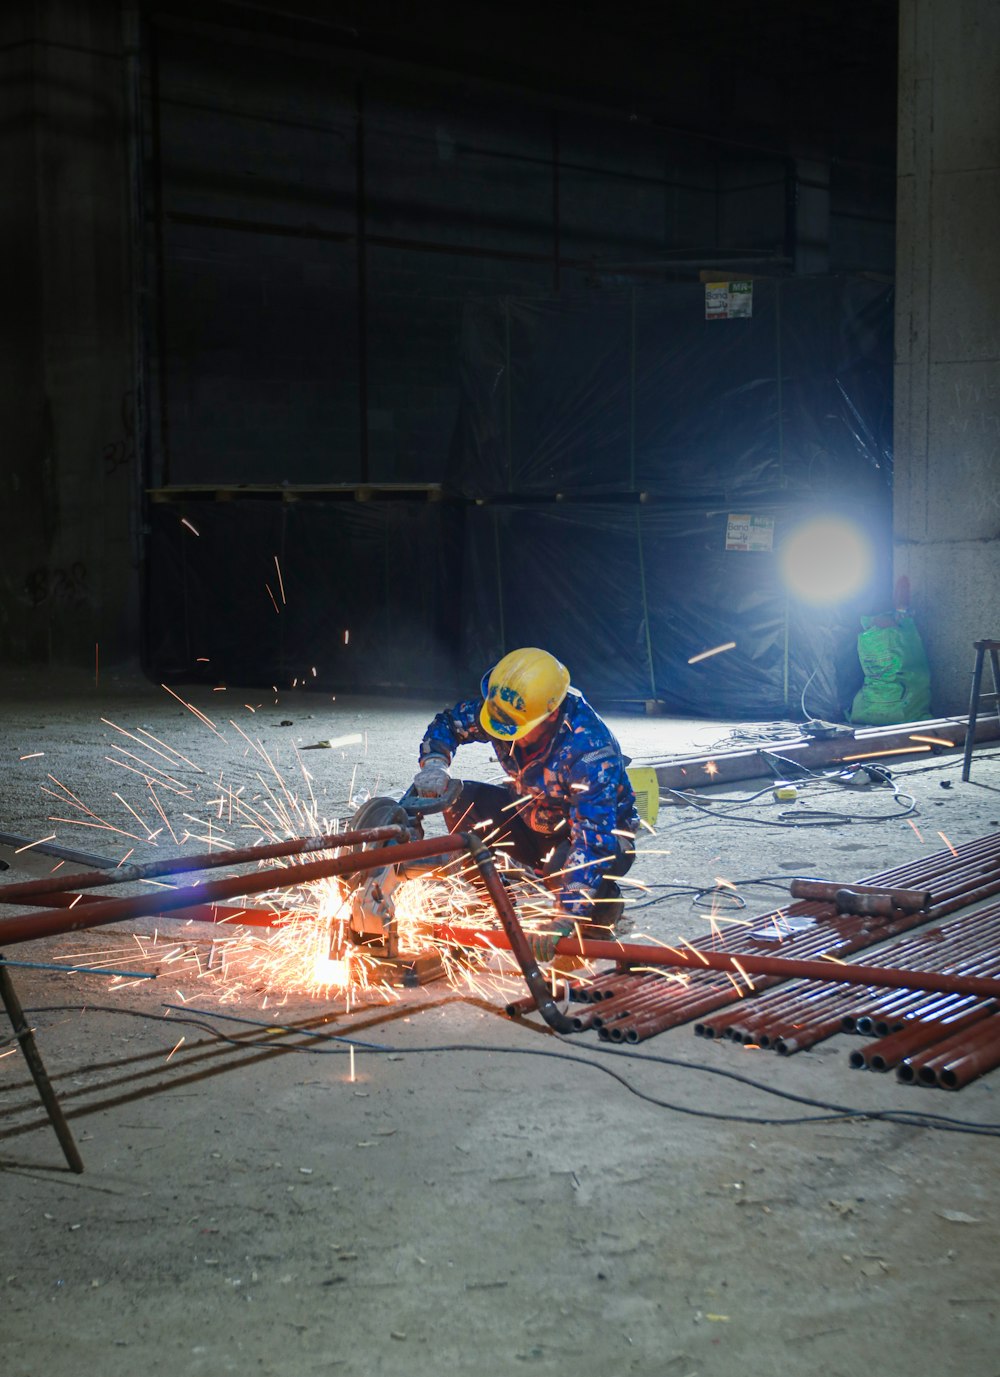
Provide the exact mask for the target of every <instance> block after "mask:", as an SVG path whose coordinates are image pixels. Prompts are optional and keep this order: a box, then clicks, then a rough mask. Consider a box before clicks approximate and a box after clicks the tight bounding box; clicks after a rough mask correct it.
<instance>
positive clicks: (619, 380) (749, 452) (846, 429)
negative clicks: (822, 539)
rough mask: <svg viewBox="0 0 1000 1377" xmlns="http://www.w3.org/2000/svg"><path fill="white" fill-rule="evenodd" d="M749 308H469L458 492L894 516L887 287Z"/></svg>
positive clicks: (685, 300)
mask: <svg viewBox="0 0 1000 1377" xmlns="http://www.w3.org/2000/svg"><path fill="white" fill-rule="evenodd" d="M751 310H752V314H751V315H750V316H749V317H748V318H739V319H736V318H730V319H706V288H705V287H704V286H703V285H701V284H698V283H684V284H679V285H675V286H662V287H661V286H643V287H641V288H636V287H633V288H630V289H625V290H617V291H611V290H607V291H600V292H592V293H589V294H587V295H585V296H575V297H566V296H562V297H559V296H546V297H532V298H529V299H516V300H515V299H510V298H508V299H505V300H503V301H501V302H498V303H489V304H484V305H475V306H470V307H469V308H468V310H467V312H466V316H465V323H464V331H463V341H462V343H463V354H462V383H463V401H462V413H461V420H460V428H459V432H458V436H457V442H456V445H455V449H454V453H453V462H452V467H451V483H452V486H453V487H454V488H456V489H457V490H458V491H461V492H462V493H464V494H466V495H468V496H470V497H476V498H483V497H485V498H490V497H495V496H498V495H502V494H518V495H522V496H527V495H536V494H549V493H556V492H562V493H572V494H575V495H584V494H585V495H587V496H600V495H603V494H610V493H626V492H633V491H642V492H648V493H651V494H655V495H657V496H660V497H663V498H666V499H669V500H671V501H674V502H681V501H692V500H693V501H695V502H704V501H716V500H729V499H730V498H731V497H737V496H739V497H742V498H745V499H750V498H753V497H766V496H770V495H773V494H777V493H784V494H786V495H787V494H788V493H827V494H830V495H833V494H840V495H844V496H849V497H851V498H853V500H854V501H856V502H858V503H861V502H864V501H865V500H866V499H871V500H873V501H876V502H877V501H885V500H886V499H887V495H888V492H889V485H890V473H891V452H892V414H891V365H892V328H893V314H892V293H891V290H890V289H889V288H888V287H887V286H886V285H885V284H884V283H878V282H872V281H868V280H865V279H852V278H844V277H838V278H828V277H823V278H791V279H777V280H767V279H764V280H760V279H759V280H756V281H754V282H753V286H752V306H751Z"/></svg>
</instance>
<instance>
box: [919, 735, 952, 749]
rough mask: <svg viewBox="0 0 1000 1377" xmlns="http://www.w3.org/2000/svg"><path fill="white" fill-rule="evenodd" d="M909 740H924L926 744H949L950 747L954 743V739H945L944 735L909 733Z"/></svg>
mask: <svg viewBox="0 0 1000 1377" xmlns="http://www.w3.org/2000/svg"><path fill="white" fill-rule="evenodd" d="M910 740H911V741H926V742H927V744H928V746H951V747H954V745H955V743H954V741H945V739H944V737H941V736H914V735H912V734H911V736H910Z"/></svg>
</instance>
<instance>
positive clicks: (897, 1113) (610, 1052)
mask: <svg viewBox="0 0 1000 1377" xmlns="http://www.w3.org/2000/svg"><path fill="white" fill-rule="evenodd" d="M163 1007H164V1008H165V1009H167V1010H168V1015H163V1014H153V1013H149V1012H147V1011H145V1010H142V1009H128V1008H116V1007H114V1006H113V1005H100V1004H55V1005H42V1006H39V1007H36V1008H33V1009H26V1010H25V1013H28V1014H42V1013H81V1014H83V1013H108V1014H122V1015H126V1016H128V1017H131V1018H141V1019H148V1020H150V1021H151V1022H156V1023H171V1024H178V1023H180V1024H182V1025H187V1026H190V1027H194V1028H199V1029H201V1030H202V1031H203V1032H205V1033H207V1034H208V1035H209V1036H210V1037H213V1038H214V1039H216V1041H219V1042H225V1043H227V1044H229V1045H231V1046H233V1047H236V1048H240V1049H243V1050H247V1049H250V1050H253V1051H261V1050H265V1051H270V1052H289V1053H299V1054H305V1055H309V1056H322V1055H327V1056H330V1055H333V1056H338V1055H339V1056H346V1055H349V1053H350V1050H351V1049H352V1048H355V1049H358V1050H360V1051H364V1052H373V1053H377V1054H389V1055H392V1056H420V1055H429V1054H437V1053H455V1052H476V1053H484V1052H485V1053H488V1054H490V1055H494V1054H496V1055H503V1056H526V1057H547V1058H549V1059H553V1060H556V1061H563V1062H567V1061H571V1062H578V1063H579V1064H580V1065H582V1066H589V1067H590V1068H591V1069H592V1070H595V1071H601V1072H603V1073H604V1074H605V1075H607V1076H610V1077H611V1078H612V1080H615V1081H617V1082H618V1083H619V1084H620V1085H621V1086H623V1087H624V1089H626V1090H628V1091H629V1093H630V1094H632V1095H635V1096H636V1097H637V1098H638V1099H640V1100H643V1101H645V1102H646V1103H647V1104H652V1105H655V1106H656V1107H657V1108H659V1109H669V1110H672V1111H673V1112H674V1113H677V1114H686V1115H688V1116H690V1117H692V1118H697V1119H712V1120H716V1121H721V1122H724V1123H738V1124H759V1125H770V1126H773V1127H792V1126H795V1125H802V1124H817V1123H831V1122H836V1121H843V1120H852V1119H866V1120H873V1121H879V1122H883V1123H894V1124H901V1125H906V1126H909V1127H911V1128H926V1129H931V1130H934V1131H936V1132H946V1133H968V1134H970V1135H972V1136H974V1137H989V1138H1000V1124H985V1123H979V1122H975V1121H971V1120H965V1119H955V1118H952V1117H951V1116H949V1115H944V1114H933V1113H932V1114H918V1113H916V1112H915V1111H912V1110H905V1109H855V1108H853V1107H851V1106H846V1105H838V1104H834V1103H831V1102H830V1101H827V1100H818V1099H814V1098H812V1097H810V1096H807V1095H798V1094H796V1093H795V1092H794V1091H790V1090H780V1089H778V1088H776V1087H774V1086H770V1085H765V1084H763V1082H761V1081H755V1080H753V1079H752V1078H751V1077H749V1076H744V1075H742V1074H741V1073H740V1072H738V1071H729V1070H727V1069H725V1068H723V1067H717V1066H709V1065H708V1064H707V1063H705V1062H687V1061H681V1060H679V1059H677V1058H675V1057H665V1056H661V1055H658V1054H656V1053H638V1052H632V1051H624V1050H620V1049H618V1048H612V1047H602V1046H597V1047H595V1048H591V1049H590V1050H591V1051H596V1052H599V1053H600V1054H601V1055H604V1056H610V1057H619V1058H625V1059H628V1060H631V1061H639V1062H651V1063H658V1064H660V1065H663V1066H670V1067H674V1068H675V1069H677V1070H682V1071H699V1072H702V1073H704V1074H708V1075H715V1076H721V1077H722V1078H724V1079H726V1080H733V1081H736V1082H738V1083H740V1084H741V1085H745V1086H748V1087H750V1088H751V1089H754V1090H759V1091H762V1092H763V1093H764V1094H766V1095H772V1096H774V1097H775V1098H777V1099H783V1100H789V1101H791V1102H793V1103H796V1104H802V1105H808V1106H810V1107H811V1108H814V1109H820V1110H824V1111H826V1112H825V1113H821V1114H804V1115H798V1116H796V1117H789V1118H784V1119H779V1118H773V1117H770V1116H762V1115H752V1114H726V1113H721V1112H718V1111H715V1110H709V1109H696V1108H692V1107H691V1106H689V1105H679V1104H675V1103H673V1101H670V1100H663V1099H660V1098H659V1097H658V1096H655V1095H651V1094H649V1093H648V1092H647V1091H644V1090H640V1089H639V1088H638V1087H637V1086H634V1085H633V1084H632V1083H631V1082H630V1081H628V1080H626V1079H625V1077H624V1076H622V1075H620V1074H619V1073H618V1072H617V1071H613V1070H612V1069H611V1068H610V1067H608V1066H602V1065H600V1064H599V1063H598V1062H595V1061H592V1060H591V1059H590V1058H589V1057H585V1056H581V1055H579V1054H577V1053H574V1052H563V1051H559V1052H555V1051H549V1050H547V1049H546V1048H540V1047H504V1046H501V1045H498V1044H493V1043H464V1042H455V1043H438V1044H431V1045H428V1046H418V1047H398V1046H395V1047H394V1046H389V1045H386V1044H385V1043H378V1042H367V1041H362V1040H361V1039H359V1038H350V1037H345V1036H344V1035H343V1034H338V1033H324V1032H321V1031H319V1030H314V1029H308V1028H302V1027H295V1026H294V1025H293V1024H281V1023H268V1022H263V1021H262V1020H260V1019H251V1018H244V1017H243V1016H241V1015H236V1014H223V1013H220V1012H217V1011H215V1010H212V1009H200V1008H192V1007H188V1006H183V1005H174V1004H165V1005H164V1006H163ZM170 1013H179V1014H180V1017H179V1018H178V1017H173V1018H171V1017H169V1014H170ZM192 1014H199V1015H202V1018H193V1017H192ZM204 1018H214V1019H224V1020H226V1021H227V1022H233V1023H242V1024H245V1025H247V1026H248V1027H251V1028H266V1029H267V1030H268V1031H272V1032H281V1033H289V1034H292V1035H293V1036H296V1037H303V1038H310V1039H314V1040H319V1041H322V1042H335V1043H339V1044H343V1045H342V1046H338V1047H308V1046H300V1045H291V1046H289V1045H283V1044H278V1043H275V1042H272V1041H270V1040H265V1039H262V1038H253V1039H246V1038H235V1037H229V1036H228V1035H227V1034H225V1033H223V1032H221V1031H220V1030H219V1029H217V1028H215V1027H214V1026H213V1025H212V1024H210V1023H206V1022H204V1021H203V1019H204Z"/></svg>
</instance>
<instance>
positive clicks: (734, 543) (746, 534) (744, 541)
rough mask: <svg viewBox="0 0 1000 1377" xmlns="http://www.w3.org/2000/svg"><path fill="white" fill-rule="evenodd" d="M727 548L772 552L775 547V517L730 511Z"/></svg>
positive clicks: (727, 523) (727, 526) (727, 522)
mask: <svg viewBox="0 0 1000 1377" xmlns="http://www.w3.org/2000/svg"><path fill="white" fill-rule="evenodd" d="M726 549H727V550H758V551H764V552H767V553H770V551H771V550H773V549H774V517H773V516H750V515H748V514H745V513H733V512H730V514H729V516H728V518H727V520H726Z"/></svg>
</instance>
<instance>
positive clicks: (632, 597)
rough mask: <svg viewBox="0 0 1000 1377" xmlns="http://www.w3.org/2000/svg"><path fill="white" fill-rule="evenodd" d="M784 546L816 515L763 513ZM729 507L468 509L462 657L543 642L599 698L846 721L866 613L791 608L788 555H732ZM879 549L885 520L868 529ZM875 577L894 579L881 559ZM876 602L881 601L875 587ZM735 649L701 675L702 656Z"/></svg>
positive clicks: (779, 510) (796, 509) (778, 509)
mask: <svg viewBox="0 0 1000 1377" xmlns="http://www.w3.org/2000/svg"><path fill="white" fill-rule="evenodd" d="M752 514H754V515H757V516H759V517H763V518H770V519H772V520H773V521H774V544H775V551H778V550H780V549H781V546H782V543H783V541H784V539H785V537H786V536H787V534H788V533H789V532H790V531H793V530H794V528H795V527H796V525H797V524H799V522H801V521H802V520H803V519H805V518H807V517H809V516H811V515H813V509H812V508H806V507H801V506H796V505H785V506H775V505H772V506H770V507H766V508H763V507H761V508H758V509H757V511H756V512H755V513H752ZM728 516H729V513H728V512H727V511H726V510H714V511H699V510H694V509H692V510H689V511H683V510H677V509H674V510H671V509H669V508H667V507H662V506H646V505H641V506H640V505H631V504H628V505H626V504H621V503H619V504H614V505H611V504H602V503H597V502H594V503H584V502H581V503H572V504H562V503H558V504H544V505H541V504H539V505H534V504H533V505H522V504H516V503H512V504H502V505H499V504H498V505H490V506H479V507H474V508H470V510H469V512H468V515H467V521H466V566H465V567H466V577H465V580H464V587H463V592H464V604H463V613H464V616H463V625H464V638H463V653H464V659H465V661H466V664H467V666H468V673H469V676H470V682H471V681H472V675H473V673H474V671H475V670H476V669H477V668H478V669H479V672H480V673H481V672H482V667H485V666H487V665H490V664H492V663H494V662H495V661H496V660H497V659H499V657H500V655H501V654H503V652H504V650H507V649H510V648H511V647H513V646H516V645H543V646H544V647H545V648H546V649H548V650H551V651H552V653H553V654H554V655H556V656H558V657H559V658H560V659H561V660H563V661H564V662H565V664H567V665H568V666H569V669H570V672H571V674H572V676H573V680H574V682H575V683H576V684H577V686H578V687H579V688H581V689H582V690H583V692H584V693H586V694H587V696H588V697H590V698H592V699H593V700H594V701H595V702H599V703H600V702H604V703H610V702H615V703H620V704H623V705H624V704H627V703H629V702H636V701H639V702H642V701H657V702H660V703H662V704H663V705H664V706H665V707H666V709H667V710H669V711H671V712H678V713H685V714H692V715H694V716H719V717H732V718H737V719H739V718H750V717H754V718H760V717H767V718H774V717H783V716H786V715H788V714H789V713H791V714H792V715H795V716H798V714H799V711H800V709H801V705H802V699H803V695H804V697H805V708H806V713H807V715H811V716H823V717H837V718H842V717H843V713H844V707H845V705H846V704H849V703H850V701H851V697H852V696H853V694H854V692H855V690H856V689H857V687H858V686H859V684H860V682H861V674H860V670H859V668H858V661H857V655H856V653H855V641H856V635H857V631H858V629H859V627H858V615H859V612H860V611H861V610H864V607H865V606H866V605H867V604H866V603H865V602H864V601H862V602H860V603H859V602H855V603H854V604H853V605H852V606H851V607H850V608H845V607H841V608H838V609H837V610H836V611H833V612H831V611H825V612H819V611H816V610H813V609H810V608H809V607H807V606H804V605H803V604H801V603H798V602H796V601H795V600H794V599H792V598H790V597H789V596H788V595H787V593H786V590H785V588H784V585H783V583H782V580H781V578H780V575H779V572H778V563H777V557H776V553H774V552H766V551H755V550H738V551H734V550H728V551H727V550H726V548H725V546H726V533H727V525H728ZM866 524H867V526H868V530H869V533H870V534H871V536H872V537H873V539H875V540H876V541H877V540H878V538H879V530H878V523H872V522H870V521H869V522H868V523H866ZM880 554H881V560H880V564H881V567H880V569H879V571H878V575H877V579H878V581H879V582H882V583H885V582H886V581H887V580H888V577H889V558H890V550H889V546H888V545H886V546H885V547H884V549H883V550H882V551H880ZM866 591H867V592H868V593H870V592H871V590H870V589H869V590H866ZM731 641H735V642H736V644H735V647H734V648H733V649H731V650H726V651H723V652H721V653H719V654H716V655H713V656H710V657H709V658H707V659H704V660H701V661H699V662H698V663H696V664H689V663H688V661H689V660H690V659H692V658H693V657H695V656H698V655H700V654H701V653H702V652H703V651H706V650H711V649H713V648H715V647H717V646H722V645H725V644H727V643H728V642H731Z"/></svg>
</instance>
